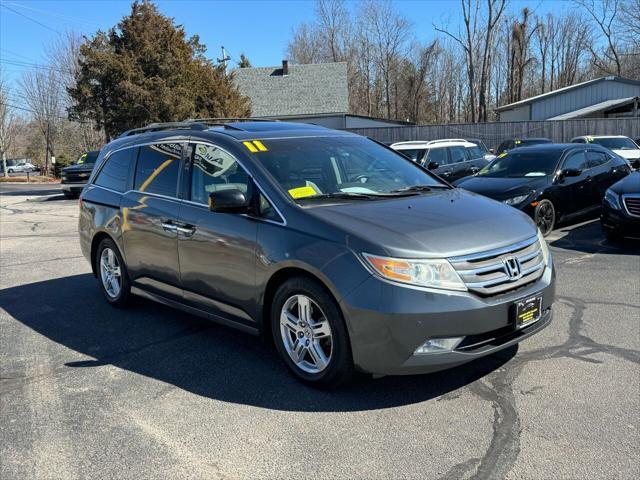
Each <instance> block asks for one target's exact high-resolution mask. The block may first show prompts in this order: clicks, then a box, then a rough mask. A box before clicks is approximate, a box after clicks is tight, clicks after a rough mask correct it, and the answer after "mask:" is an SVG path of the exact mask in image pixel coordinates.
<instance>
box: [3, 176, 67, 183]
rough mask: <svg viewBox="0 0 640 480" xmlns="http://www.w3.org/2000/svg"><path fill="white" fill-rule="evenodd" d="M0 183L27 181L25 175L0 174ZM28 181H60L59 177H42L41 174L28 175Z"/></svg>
mask: <svg viewBox="0 0 640 480" xmlns="http://www.w3.org/2000/svg"><path fill="white" fill-rule="evenodd" d="M0 183H27V177H26V176H24V177H4V176H0ZM29 183H60V179H59V178H51V177H44V176H42V175H29Z"/></svg>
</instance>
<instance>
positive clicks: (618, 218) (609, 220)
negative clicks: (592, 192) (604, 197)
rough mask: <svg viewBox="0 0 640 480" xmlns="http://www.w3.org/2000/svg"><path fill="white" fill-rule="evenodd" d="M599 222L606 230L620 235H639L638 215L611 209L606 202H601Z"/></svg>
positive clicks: (639, 222) (639, 223)
mask: <svg viewBox="0 0 640 480" xmlns="http://www.w3.org/2000/svg"><path fill="white" fill-rule="evenodd" d="M622 208H624V207H622ZM600 223H601V225H602V228H603V229H604V230H606V231H609V232H615V233H617V234H620V235H622V236H625V235H628V236H632V237H640V217H633V216H631V215H629V214H628V213H627V212H625V211H624V210H616V209H613V208H611V207H610V206H609V205H608V204H607V202H602V213H601V215H600Z"/></svg>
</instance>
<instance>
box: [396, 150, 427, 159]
mask: <svg viewBox="0 0 640 480" xmlns="http://www.w3.org/2000/svg"><path fill="white" fill-rule="evenodd" d="M425 151H426V149H424V148H410V149H402V150H397V152H399V153H401V154H402V155H404V156H405V157H409V158H410V159H411V160H413V161H414V162H419V161H420V160H422V158H423V157H424V152H425Z"/></svg>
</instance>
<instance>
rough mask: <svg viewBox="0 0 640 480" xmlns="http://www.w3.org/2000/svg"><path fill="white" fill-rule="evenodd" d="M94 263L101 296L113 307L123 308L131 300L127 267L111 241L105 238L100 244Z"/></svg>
mask: <svg viewBox="0 0 640 480" xmlns="http://www.w3.org/2000/svg"><path fill="white" fill-rule="evenodd" d="M95 262H96V272H97V273H98V280H99V282H100V289H101V290H102V295H103V296H104V298H105V299H106V300H107V302H109V303H110V304H111V305H113V306H114V307H125V306H126V305H127V304H128V303H129V301H130V299H131V286H130V284H129V277H128V275H127V267H126V266H125V264H124V261H123V260H122V255H120V251H119V250H118V247H117V246H116V244H115V243H114V241H113V240H111V239H110V238H105V239H104V240H102V241H101V242H100V245H99V246H98V251H97V253H96V259H95Z"/></svg>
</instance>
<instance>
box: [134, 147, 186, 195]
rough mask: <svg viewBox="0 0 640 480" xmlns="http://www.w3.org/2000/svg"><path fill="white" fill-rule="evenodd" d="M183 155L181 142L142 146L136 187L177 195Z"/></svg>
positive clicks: (156, 192) (150, 191) (145, 190)
mask: <svg viewBox="0 0 640 480" xmlns="http://www.w3.org/2000/svg"><path fill="white" fill-rule="evenodd" d="M181 156H182V144H180V143H159V144H156V145H146V146H144V147H140V153H139V154H138V163H137V165H136V176H135V182H134V185H135V187H134V189H135V190H139V191H141V192H147V193H155V194H158V195H165V196H168V197H175V196H176V193H177V189H178V173H179V172H180V158H181Z"/></svg>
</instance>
